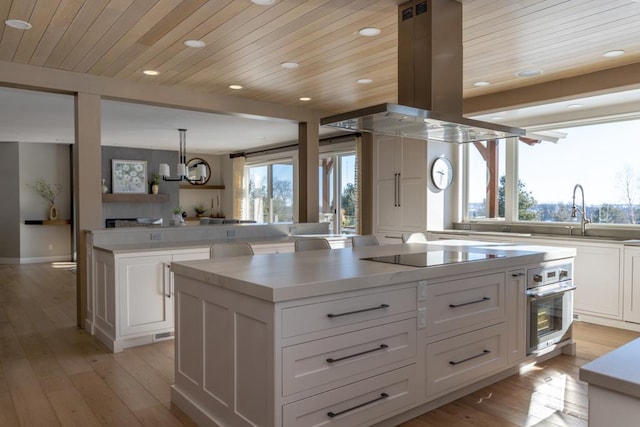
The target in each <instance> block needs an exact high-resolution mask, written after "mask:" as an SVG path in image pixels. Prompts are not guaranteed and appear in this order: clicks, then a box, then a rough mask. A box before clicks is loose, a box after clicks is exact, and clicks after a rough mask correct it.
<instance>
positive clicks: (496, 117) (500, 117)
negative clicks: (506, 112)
mask: <svg viewBox="0 0 640 427" xmlns="http://www.w3.org/2000/svg"><path fill="white" fill-rule="evenodd" d="M502 119H504V117H503V116H493V117H491V120H502Z"/></svg>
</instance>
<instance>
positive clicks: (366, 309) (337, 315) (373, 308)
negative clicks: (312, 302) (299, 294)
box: [327, 304, 389, 319]
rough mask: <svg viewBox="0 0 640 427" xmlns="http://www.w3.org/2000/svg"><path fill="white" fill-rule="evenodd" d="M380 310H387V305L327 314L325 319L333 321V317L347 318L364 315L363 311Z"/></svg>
mask: <svg viewBox="0 0 640 427" xmlns="http://www.w3.org/2000/svg"><path fill="white" fill-rule="evenodd" d="M381 308H389V304H380V305H379V306H378V307H371V308H363V309H362V310H354V311H347V312H346V313H338V314H333V313H329V314H327V317H329V318H331V319H333V318H334V317H340V316H347V315H349V314H356V313H364V312H365V311H372V310H380V309H381Z"/></svg>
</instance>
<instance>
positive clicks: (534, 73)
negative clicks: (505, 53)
mask: <svg viewBox="0 0 640 427" xmlns="http://www.w3.org/2000/svg"><path fill="white" fill-rule="evenodd" d="M540 74H542V70H522V71H518V72H517V73H516V76H518V77H535V76H539V75H540Z"/></svg>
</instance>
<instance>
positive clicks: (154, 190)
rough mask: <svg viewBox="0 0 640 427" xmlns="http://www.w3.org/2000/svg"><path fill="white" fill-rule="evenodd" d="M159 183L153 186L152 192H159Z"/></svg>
mask: <svg viewBox="0 0 640 427" xmlns="http://www.w3.org/2000/svg"><path fill="white" fill-rule="evenodd" d="M158 188H159V187H158V184H153V185H152V186H151V194H158Z"/></svg>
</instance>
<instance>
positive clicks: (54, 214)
mask: <svg viewBox="0 0 640 427" xmlns="http://www.w3.org/2000/svg"><path fill="white" fill-rule="evenodd" d="M56 219H58V208H57V207H56V205H54V204H53V203H52V204H51V206H49V221H55V220H56Z"/></svg>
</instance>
